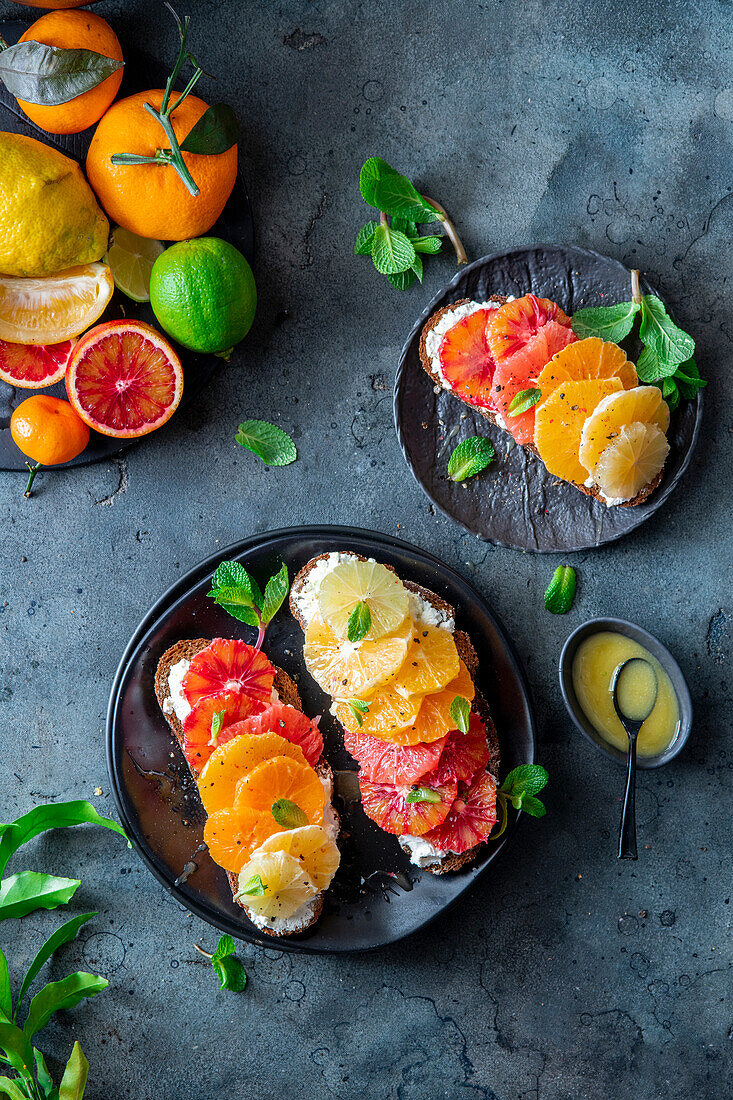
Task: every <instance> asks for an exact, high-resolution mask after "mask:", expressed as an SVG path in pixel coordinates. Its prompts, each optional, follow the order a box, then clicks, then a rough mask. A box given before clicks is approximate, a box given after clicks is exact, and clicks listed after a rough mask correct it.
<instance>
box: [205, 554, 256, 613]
mask: <svg viewBox="0 0 733 1100" xmlns="http://www.w3.org/2000/svg"><path fill="white" fill-rule="evenodd" d="M224 588H241V589H242V591H243V592H244V593H245V594H246V595H247V596H249V599H250V601H251V603H252V605H253V606H254V607H257V608H260V607H262V593H261V592H260V586H259V585H258V584H257V581H256V580H255V579H254V577H251V576H250V574H249V573H248V572H247V570H246V569H245V568H244V566H243V565H240V563H239V562H238V561H223V562H221V563H220V564H219V565H218V566H217V568H216V570H215V572H214V576H213V577H212V578H211V591H210V592H207V596H216V594H217V591H219V590H221V589H224Z"/></svg>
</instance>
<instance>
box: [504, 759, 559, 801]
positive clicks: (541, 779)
mask: <svg viewBox="0 0 733 1100" xmlns="http://www.w3.org/2000/svg"><path fill="white" fill-rule="evenodd" d="M549 778H550V777H549V775H548V774H547V769H546V768H543V767H542V765H541V764H519V766H518V767H516V768H513V769H512V771H510V772H509V775H508V776H507V777H506V779H505V780H504V782H503V783H502V785H501V787H500V788H499V790H500V791H501V792H502V794H506V795H508V796H515V795H518V794H528V795H535V794H539V792H540V791H541V790H542V788H543V787H546V786H547V781H548V779H549Z"/></svg>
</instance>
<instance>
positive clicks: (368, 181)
mask: <svg viewBox="0 0 733 1100" xmlns="http://www.w3.org/2000/svg"><path fill="white" fill-rule="evenodd" d="M390 173H391V174H392V175H394V176H396V175H398V174H399V173H398V172H395V170H394V168H391V167H390V166H389V164H387V161H386V160H382V158H381V157H370V158H369V160H367V161H365V162H364V164H363V165H362V167H361V172H360V173H359V190H360V191H361V197H362V198H363V200H364V202H366V203H368V204H369V206H376V207H377V209H379V206H378V204H377V201H376V188H377V184H378V183H379V181H380V179H382V177H383V176H386V175H389V174H390Z"/></svg>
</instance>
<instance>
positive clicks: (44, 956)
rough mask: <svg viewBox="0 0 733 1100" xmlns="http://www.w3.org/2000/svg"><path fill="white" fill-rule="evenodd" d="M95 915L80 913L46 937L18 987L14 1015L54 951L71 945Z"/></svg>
mask: <svg viewBox="0 0 733 1100" xmlns="http://www.w3.org/2000/svg"><path fill="white" fill-rule="evenodd" d="M96 915H97V914H96V913H80V914H79V915H78V916H76V917H72V918H71V920H67V921H65V922H64V924H62V925H61V927H60V928H57V929H56V931H55V932H53V933H52V934H51V935H50V936H49V937H48V939H47V940H46V942H45V943H44V945H43V947H41V948H40V950H39V951H38V952H37V954H36V957H35V959H34V960H33V962H32V963H31V965H30V966H29V967H28V970H27V971H26V975H25V977H24V978H23V983H22V985H21V987H20V992H19V993H18V1000H17V1003H16V1006H15V1012H16V1014H17V1012H18V1009H19V1008H20V1004H21V1001H22V1000H23V998H24V997H25V995H26V993H27V992H28V990H29V989H30V987H31V984H32V983H33V981H34V979H35V977H36V975H37V974H38V972H39V971H40V969H41V967H42V966H43V964H44V963H45V962H47V961H48V960H49V959H50V958H51V956H52V955H53V953H54V951H58V949H59V948H60V947H63V945H64V944H65V943H71V941H72V940H74V939H76V937H77V935H78V933H79V929H80V928H81V926H82V925H83V924H86V922H87V921H88V920H91V918H92V917H95V916H96Z"/></svg>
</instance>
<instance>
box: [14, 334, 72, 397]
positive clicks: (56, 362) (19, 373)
mask: <svg viewBox="0 0 733 1100" xmlns="http://www.w3.org/2000/svg"><path fill="white" fill-rule="evenodd" d="M73 347H74V341H73V340H64V341H63V342H62V343H60V344H9V343H8V342H7V341H6V340H0V378H2V380H3V382H7V383H8V385H9V386H15V387H16V388H17V389H21V390H43V389H45V388H46V387H47V386H53V385H55V384H56V382H60V381H61V379H62V378H63V377H64V375H65V374H66V367H67V365H68V362H69V359H70V357H71V350H72V348H73Z"/></svg>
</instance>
